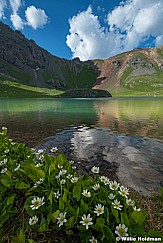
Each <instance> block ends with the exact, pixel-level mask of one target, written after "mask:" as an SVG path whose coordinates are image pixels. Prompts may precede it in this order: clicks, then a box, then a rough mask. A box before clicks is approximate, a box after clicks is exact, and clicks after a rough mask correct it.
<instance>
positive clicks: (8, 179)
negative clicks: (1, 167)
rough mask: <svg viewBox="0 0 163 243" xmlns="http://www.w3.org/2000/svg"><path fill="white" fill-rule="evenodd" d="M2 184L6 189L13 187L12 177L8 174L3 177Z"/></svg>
mask: <svg viewBox="0 0 163 243" xmlns="http://www.w3.org/2000/svg"><path fill="white" fill-rule="evenodd" d="M1 182H2V184H3V185H4V186H5V187H11V186H13V185H14V183H13V180H12V179H11V177H10V176H8V175H6V174H5V175H2V176H1Z"/></svg>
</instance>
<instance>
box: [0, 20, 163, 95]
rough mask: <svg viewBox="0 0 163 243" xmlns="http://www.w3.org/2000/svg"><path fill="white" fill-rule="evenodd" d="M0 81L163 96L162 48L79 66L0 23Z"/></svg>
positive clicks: (88, 62) (77, 63)
mask: <svg viewBox="0 0 163 243" xmlns="http://www.w3.org/2000/svg"><path fill="white" fill-rule="evenodd" d="M0 80H1V82H2V81H3V80H10V81H11V82H12V81H13V82H18V83H20V84H24V85H29V86H36V87H39V88H49V89H56V90H62V91H66V90H69V89H83V88H84V89H85V88H88V89H90V88H92V89H100V90H101V89H103V90H108V91H110V92H111V93H115V94H116V93H117V94H118V93H122V94H123V93H125V92H127V93H128V94H129V93H130V94H132V93H133V92H135V91H136V92H138V93H139V92H143V93H144V94H149V93H151V92H152V94H157V95H160V94H163V46H160V47H156V48H148V49H140V48H139V49H137V50H133V51H129V52H124V53H121V54H118V55H116V56H114V57H110V58H107V59H104V60H89V61H85V62H82V61H80V60H79V58H75V59H73V60H67V59H64V58H59V57H56V56H54V55H52V54H50V53H49V52H48V51H46V50H45V49H43V48H41V47H39V46H38V45H37V44H36V43H35V41H33V40H28V39H27V38H25V36H24V35H23V34H22V33H21V32H20V31H18V30H15V31H14V30H12V29H11V28H10V27H9V26H7V25H5V24H4V23H2V22H0Z"/></svg>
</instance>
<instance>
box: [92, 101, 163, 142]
mask: <svg viewBox="0 0 163 243" xmlns="http://www.w3.org/2000/svg"><path fill="white" fill-rule="evenodd" d="M94 107H95V109H96V110H97V112H98V122H97V124H96V125H97V126H99V127H109V128H110V129H111V130H113V131H117V132H119V133H127V134H130V135H131V136H148V137H154V138H158V139H161V140H163V99H161V98H160V99H155V98H127V99H123V98H121V99H120V98H119V99H111V100H107V101H105V102H103V103H102V104H101V103H98V102H97V103H96V102H95V104H94Z"/></svg>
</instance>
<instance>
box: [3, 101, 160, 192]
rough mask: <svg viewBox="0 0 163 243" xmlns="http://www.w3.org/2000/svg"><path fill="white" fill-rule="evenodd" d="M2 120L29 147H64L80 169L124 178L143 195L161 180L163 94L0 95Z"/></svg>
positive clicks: (65, 151) (122, 181)
mask: <svg viewBox="0 0 163 243" xmlns="http://www.w3.org/2000/svg"><path fill="white" fill-rule="evenodd" d="M0 126H1V127H2V126H5V127H7V128H8V134H9V137H10V138H12V139H13V140H15V141H17V142H21V143H24V144H26V145H27V146H29V147H31V148H32V147H34V148H37V149H44V150H45V153H48V154H51V153H50V149H51V148H52V147H55V146H57V147H58V152H57V153H65V154H66V155H67V157H68V158H69V159H73V160H74V161H75V164H76V167H77V172H78V173H79V174H83V173H90V170H91V168H92V167H93V166H99V167H100V174H101V175H106V176H108V177H109V178H111V179H114V178H115V179H116V178H118V180H120V182H121V183H122V184H124V185H125V186H128V187H131V188H134V189H135V190H137V191H139V192H140V193H143V194H145V195H150V193H151V192H153V191H158V192H159V190H160V188H161V187H162V186H163V98H161V97H160V98H159V97H137V98H96V99H70V98H69V99H61V98H58V99H53V98H48V99H42V98H41V99H31V98H30V99H7V98H5V99H0Z"/></svg>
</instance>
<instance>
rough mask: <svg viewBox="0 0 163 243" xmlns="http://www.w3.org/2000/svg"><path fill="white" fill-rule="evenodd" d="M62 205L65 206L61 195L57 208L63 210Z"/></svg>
mask: <svg viewBox="0 0 163 243" xmlns="http://www.w3.org/2000/svg"><path fill="white" fill-rule="evenodd" d="M64 207H65V204H64V202H63V199H62V197H60V198H59V209H60V210H63V209H64Z"/></svg>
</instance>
